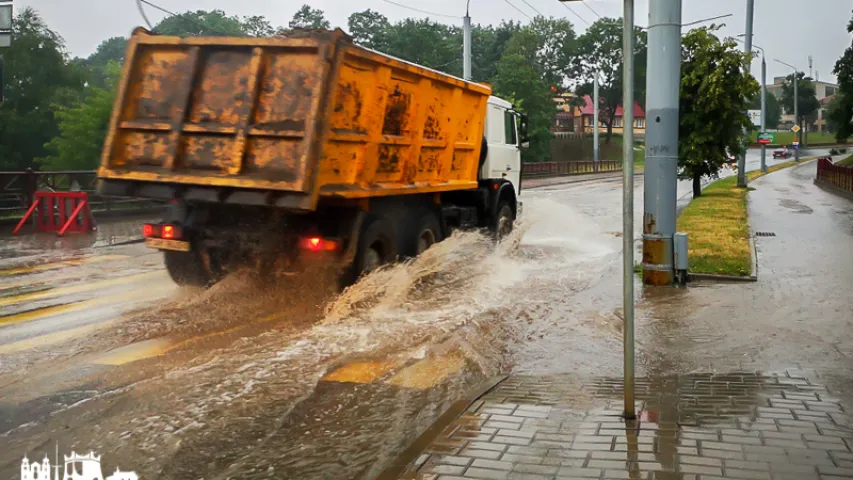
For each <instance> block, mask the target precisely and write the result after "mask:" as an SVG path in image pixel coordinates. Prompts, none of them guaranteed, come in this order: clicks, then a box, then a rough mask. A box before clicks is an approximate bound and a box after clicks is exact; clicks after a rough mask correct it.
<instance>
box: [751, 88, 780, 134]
mask: <svg viewBox="0 0 853 480" xmlns="http://www.w3.org/2000/svg"><path fill="white" fill-rule="evenodd" d="M764 101H765V103H766V110H767V112H766V114H767V118H766V119H765V122H764V125H765V126H766V128H776V127H778V126H779V124H780V123H782V109H781V107H780V106H779V100H778V99H777V98H776V95H773V92H770V91H767V92H765V98H764ZM749 108H751V109H753V110H760V109H761V92H759V93H758V95H756V96H755V98H753V99H752V103H751V104H750V106H749Z"/></svg>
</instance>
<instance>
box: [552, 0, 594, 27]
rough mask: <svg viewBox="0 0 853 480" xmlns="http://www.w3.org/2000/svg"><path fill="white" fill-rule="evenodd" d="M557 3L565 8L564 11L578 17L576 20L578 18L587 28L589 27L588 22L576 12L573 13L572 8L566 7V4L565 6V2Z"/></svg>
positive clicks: (558, 0)
mask: <svg viewBox="0 0 853 480" xmlns="http://www.w3.org/2000/svg"><path fill="white" fill-rule="evenodd" d="M557 2H559V4H560V5H562V6H564V7H566V10H568V11H570V12H572V14H573V15H574V16H576V17H578V18H579V19H580V20H581V21H582V22H583V23H585V24H586V25H587V26H589V25H590V23H589V22H588V21H586V19H585V18H583V17H582V16H580V15H579V14H578V12H576V11H575V9H573V8H572V7H570V6H568V5H566V4H565V2H561V1H560V0H557Z"/></svg>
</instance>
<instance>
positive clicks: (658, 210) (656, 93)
mask: <svg viewBox="0 0 853 480" xmlns="http://www.w3.org/2000/svg"><path fill="white" fill-rule="evenodd" d="M648 52H649V53H648V69H647V71H648V74H647V78H646V121H647V124H646V166H645V172H644V179H645V192H644V195H643V212H644V213H643V283H645V284H647V285H671V284H672V283H673V281H674V280H675V265H674V261H673V260H674V259H673V257H674V255H673V235H674V234H675V219H676V215H675V214H676V200H677V190H676V189H677V185H678V101H679V88H680V86H681V0H649V49H648Z"/></svg>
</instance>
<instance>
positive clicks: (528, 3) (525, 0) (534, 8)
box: [521, 0, 545, 17]
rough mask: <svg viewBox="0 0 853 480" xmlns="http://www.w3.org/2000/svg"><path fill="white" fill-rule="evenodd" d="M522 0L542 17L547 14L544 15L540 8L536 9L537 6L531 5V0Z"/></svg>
mask: <svg viewBox="0 0 853 480" xmlns="http://www.w3.org/2000/svg"><path fill="white" fill-rule="evenodd" d="M521 1H522V2H524V4H525V5H527V6H528V7H530V9H531V10H533V11H534V12H536V14H537V15H539V16H540V17H545V15H542V12H540V11H539V10H537V9H536V7H534V6H533V5H531V4H530V2H528V1H527V0H521Z"/></svg>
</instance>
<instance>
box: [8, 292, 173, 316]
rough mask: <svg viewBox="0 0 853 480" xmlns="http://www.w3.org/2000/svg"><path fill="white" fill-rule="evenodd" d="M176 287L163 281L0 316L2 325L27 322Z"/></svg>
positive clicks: (149, 294) (142, 296)
mask: <svg viewBox="0 0 853 480" xmlns="http://www.w3.org/2000/svg"><path fill="white" fill-rule="evenodd" d="M174 288H176V287H175V286H174V285H172V284H168V283H161V284H158V285H155V286H152V287H149V288H145V289H141V290H140V291H130V292H123V293H119V294H116V295H109V296H106V297H101V298H94V299H92V300H85V301H82V302H76V303H69V304H66V305H55V306H53V307H47V308H40V309H38V310H32V311H29V312H21V313H17V314H14V315H8V316H5V317H0V325H12V324H15V323H21V322H27V321H30V320H36V319H39V318H44V317H50V316H53V315H57V314H60V313H70V312H76V311H78V310H83V309H87V308H91V307H97V306H100V305H105V304H109V303H115V302H119V301H122V300H127V299H132V298H134V297H138V298H140V299H141V298H146V297H148V296H153V295H157V294H161V293H163V292H165V291H168V290H172V289H174Z"/></svg>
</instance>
